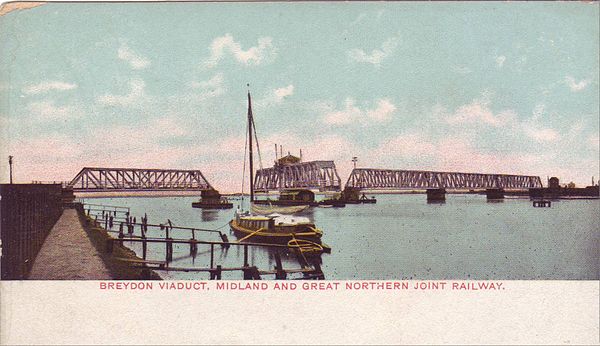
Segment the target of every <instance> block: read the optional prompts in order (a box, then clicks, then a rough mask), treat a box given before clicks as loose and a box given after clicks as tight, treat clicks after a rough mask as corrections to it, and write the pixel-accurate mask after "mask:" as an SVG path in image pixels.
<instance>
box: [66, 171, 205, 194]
mask: <svg viewBox="0 0 600 346" xmlns="http://www.w3.org/2000/svg"><path fill="white" fill-rule="evenodd" d="M69 186H71V187H73V191H75V192H77V191H80V192H83V191H90V192H91V191H131V190H140V191H142V190H143V191H181V190H210V189H213V188H212V186H211V185H210V184H209V183H208V181H207V180H206V178H205V177H204V175H203V174H202V172H200V171H198V170H175V169H139V168H95V167H85V168H83V169H82V170H81V171H80V172H79V173H78V174H77V175H76V176H75V178H73V180H71V182H70V183H69Z"/></svg>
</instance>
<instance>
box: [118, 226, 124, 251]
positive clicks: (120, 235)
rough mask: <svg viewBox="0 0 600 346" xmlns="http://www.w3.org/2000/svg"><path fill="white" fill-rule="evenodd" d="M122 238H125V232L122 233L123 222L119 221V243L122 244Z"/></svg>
mask: <svg viewBox="0 0 600 346" xmlns="http://www.w3.org/2000/svg"><path fill="white" fill-rule="evenodd" d="M123 238H125V234H123V223H122V222H121V227H119V244H121V246H123Z"/></svg>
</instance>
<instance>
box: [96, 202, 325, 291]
mask: <svg viewBox="0 0 600 346" xmlns="http://www.w3.org/2000/svg"><path fill="white" fill-rule="evenodd" d="M85 209H86V210H87V213H88V222H92V223H94V224H95V225H96V226H97V227H102V226H104V229H105V230H106V231H107V232H109V233H115V234H117V237H116V238H109V239H107V240H106V247H105V250H106V252H107V253H111V252H112V251H113V249H114V244H115V242H117V243H118V244H120V245H123V243H124V242H134V243H141V244H142V260H131V259H125V258H123V259H119V260H122V261H123V262H126V263H128V264H129V265H131V266H133V267H136V268H144V269H151V270H161V271H162V270H164V271H179V272H205V273H209V274H210V279H211V280H220V279H221V277H222V273H223V272H233V271H240V272H242V273H243V278H244V280H260V279H262V277H263V276H270V275H274V278H275V279H278V280H284V279H287V278H288V275H290V274H301V275H302V277H301V279H321V280H322V279H325V275H324V274H323V272H322V270H321V266H320V265H319V260H320V257H318V258H315V256H314V255H310V256H307V255H305V254H304V253H303V252H302V251H297V250H298V249H297V247H293V246H289V245H284V244H270V243H258V242H230V241H229V239H228V237H227V235H226V234H224V233H223V232H221V231H220V230H218V229H201V228H193V227H182V226H173V225H172V224H171V223H170V222H169V223H168V224H150V223H148V222H147V217H146V216H144V217H141V218H140V219H141V220H142V222H133V221H132V217H131V215H129V210H125V209H121V210H118V209H117V210H115V209H112V210H111V212H107V211H106V210H102V208H87V206H86V208H85ZM98 209H100V210H98ZM92 212H94V213H92ZM95 213H100V215H98V214H95ZM98 216H102V217H101V218H99V217H98ZM117 220H118V221H117ZM117 223H118V226H117ZM117 227H118V230H116V228H117ZM136 229H137V230H138V232H137V234H136V232H135V231H136ZM150 230H153V231H159V230H162V231H164V237H163V236H161V237H150V236H148V233H149V231H150ZM173 230H179V231H187V232H190V233H191V238H174V237H172V232H173ZM202 233H212V234H216V235H218V236H219V238H220V241H209V240H201V239H197V238H196V236H197V234H202ZM149 244H164V246H165V252H164V253H165V257H164V260H150V259H147V257H148V245H149ZM174 244H187V245H188V246H189V253H190V255H192V256H195V255H196V254H197V253H198V247H199V246H204V247H206V248H208V249H210V261H209V263H207V266H205V267H172V266H170V263H171V262H172V261H173V245H174ZM232 246H237V247H242V249H243V263H242V265H241V266H236V267H223V266H222V265H219V264H217V263H216V261H215V258H216V257H215V252H216V249H215V247H219V248H221V249H228V248H230V247H232ZM250 248H265V249H270V250H272V251H273V253H274V257H275V261H276V265H275V267H274V268H272V269H262V270H261V269H259V268H258V267H256V266H252V265H250V263H249V260H248V254H249V249H250ZM283 252H288V253H290V254H292V255H295V258H296V259H297V261H298V263H299V268H283V265H282V261H281V253H283Z"/></svg>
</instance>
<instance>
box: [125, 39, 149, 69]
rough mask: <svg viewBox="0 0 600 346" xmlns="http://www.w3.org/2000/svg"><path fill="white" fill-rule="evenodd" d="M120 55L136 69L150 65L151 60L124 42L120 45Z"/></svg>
mask: <svg viewBox="0 0 600 346" xmlns="http://www.w3.org/2000/svg"><path fill="white" fill-rule="evenodd" d="M118 56H119V59H121V60H124V61H126V62H128V63H129V65H130V66H131V68H132V69H134V70H141V69H144V68H146V67H148V66H150V60H148V59H146V58H144V57H143V56H141V55H138V54H137V53H136V52H134V51H133V50H131V48H129V47H128V46H127V45H125V44H122V45H121V47H119V51H118Z"/></svg>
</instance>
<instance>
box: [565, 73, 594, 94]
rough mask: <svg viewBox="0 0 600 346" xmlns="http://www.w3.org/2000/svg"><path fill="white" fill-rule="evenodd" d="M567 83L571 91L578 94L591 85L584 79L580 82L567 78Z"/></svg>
mask: <svg viewBox="0 0 600 346" xmlns="http://www.w3.org/2000/svg"><path fill="white" fill-rule="evenodd" d="M565 83H566V84H567V86H568V87H569V88H570V89H571V91H574V92H577V91H581V90H583V89H585V88H586V87H587V86H588V84H590V80H589V79H582V80H580V81H579V82H578V81H576V80H575V78H573V77H571V76H567V77H565Z"/></svg>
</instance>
